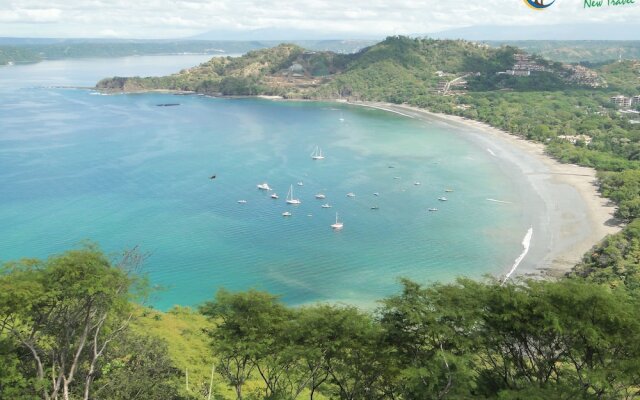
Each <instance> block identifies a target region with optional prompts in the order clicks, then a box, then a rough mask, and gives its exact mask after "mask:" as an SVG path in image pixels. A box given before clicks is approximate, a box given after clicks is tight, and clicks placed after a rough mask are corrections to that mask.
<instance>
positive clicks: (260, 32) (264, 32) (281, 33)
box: [186, 28, 386, 42]
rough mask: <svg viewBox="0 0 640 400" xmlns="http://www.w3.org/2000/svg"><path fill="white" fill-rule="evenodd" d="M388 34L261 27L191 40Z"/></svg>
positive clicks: (376, 37) (375, 38) (376, 36)
mask: <svg viewBox="0 0 640 400" xmlns="http://www.w3.org/2000/svg"><path fill="white" fill-rule="evenodd" d="M385 36H386V35H381V34H367V33H353V32H351V33H349V32H322V31H314V30H306V29H285V28H261V29H251V30H244V31H242V30H235V31H234V30H211V31H207V32H204V33H201V34H199V35H196V36H191V37H189V38H186V39H189V40H242V41H251V40H259V41H299V40H373V41H376V42H378V41H380V40H382V39H384V38H385Z"/></svg>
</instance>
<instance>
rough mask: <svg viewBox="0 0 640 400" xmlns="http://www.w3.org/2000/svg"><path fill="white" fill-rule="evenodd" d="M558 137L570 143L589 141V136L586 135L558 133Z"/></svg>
mask: <svg viewBox="0 0 640 400" xmlns="http://www.w3.org/2000/svg"><path fill="white" fill-rule="evenodd" d="M558 139H562V140H566V141H567V142H569V143H571V144H576V143H578V142H582V143H584V144H586V145H589V144H590V143H591V137H590V136H587V135H558Z"/></svg>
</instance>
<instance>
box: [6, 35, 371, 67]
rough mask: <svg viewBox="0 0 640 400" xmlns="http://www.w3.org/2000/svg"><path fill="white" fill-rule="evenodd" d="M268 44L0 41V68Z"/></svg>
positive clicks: (358, 43) (315, 45) (346, 49)
mask: <svg viewBox="0 0 640 400" xmlns="http://www.w3.org/2000/svg"><path fill="white" fill-rule="evenodd" d="M279 43H280V42H278V41H271V40H251V41H240V40H238V41H236V40H112V39H20V38H0V65H4V64H9V63H13V64H19V63H36V62H40V61H43V60H60V59H77V58H96V57H99V58H112V57H126V56H143V55H164V54H212V55H219V54H242V53H246V52H248V51H251V50H256V49H264V48H269V47H273V46H276V45H278V44H279ZM295 43H297V44H298V45H300V46H304V47H306V48H309V49H313V50H318V51H324V50H331V51H335V52H337V53H352V52H354V51H357V50H359V49H361V48H363V47H365V46H369V45H371V44H372V43H374V42H373V41H371V40H299V41H295Z"/></svg>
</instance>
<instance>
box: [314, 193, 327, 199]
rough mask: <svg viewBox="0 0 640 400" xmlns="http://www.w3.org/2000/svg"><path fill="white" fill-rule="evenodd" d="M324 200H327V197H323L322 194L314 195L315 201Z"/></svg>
mask: <svg viewBox="0 0 640 400" xmlns="http://www.w3.org/2000/svg"><path fill="white" fill-rule="evenodd" d="M326 198H327V196H325V195H324V194H322V193H318V194H317V195H316V199H326Z"/></svg>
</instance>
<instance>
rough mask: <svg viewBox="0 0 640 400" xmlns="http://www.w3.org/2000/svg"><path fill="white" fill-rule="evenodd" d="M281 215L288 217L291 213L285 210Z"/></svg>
mask: <svg viewBox="0 0 640 400" xmlns="http://www.w3.org/2000/svg"><path fill="white" fill-rule="evenodd" d="M282 216H283V217H290V216H291V213H290V212H289V211H285V212H283V213H282Z"/></svg>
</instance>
